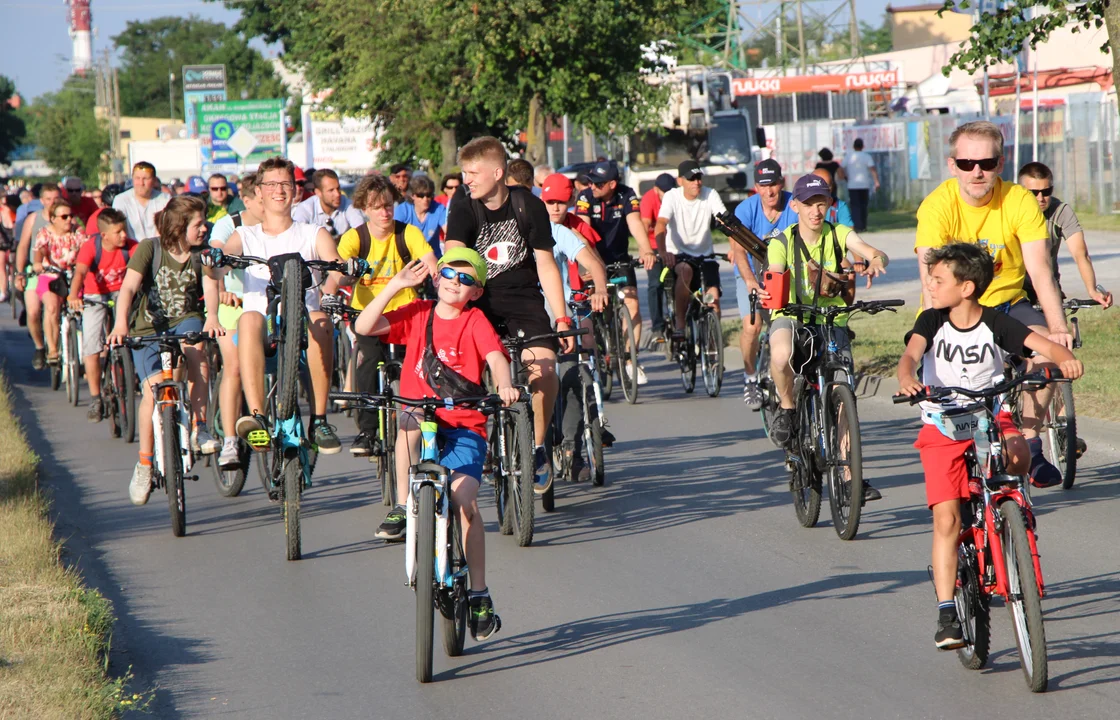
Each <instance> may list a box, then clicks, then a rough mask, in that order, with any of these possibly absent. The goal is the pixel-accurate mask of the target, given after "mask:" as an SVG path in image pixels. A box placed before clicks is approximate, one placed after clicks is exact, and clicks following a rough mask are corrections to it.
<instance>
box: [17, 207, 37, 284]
mask: <svg viewBox="0 0 1120 720" xmlns="http://www.w3.org/2000/svg"><path fill="white" fill-rule="evenodd" d="M34 224H35V213H29V214H28V216H27V217H26V218H25V219H24V221H23V228H22V229H21V230H20V234H19V245H17V246H16V270H17V271H18V274H19V275H22V274H23V270H24V268H26V267H27V256H28V254H29V252H30V250H31V226H32V225H34Z"/></svg>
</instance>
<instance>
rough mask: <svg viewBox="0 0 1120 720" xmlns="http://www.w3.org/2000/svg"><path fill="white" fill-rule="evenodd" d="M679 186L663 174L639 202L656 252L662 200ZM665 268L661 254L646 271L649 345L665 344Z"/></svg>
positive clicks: (641, 216) (642, 217)
mask: <svg viewBox="0 0 1120 720" xmlns="http://www.w3.org/2000/svg"><path fill="white" fill-rule="evenodd" d="M676 186H677V181H676V180H675V179H674V178H673V176H672V175H670V174H669V173H661V174H660V175H658V176H657V179H655V180H654V181H653V187H651V188H650V189H649V190H647V191H646V192H645V194H644V195H642V199H641V200H640V201H639V202H638V215H639V217H640V218H641V220H642V227H644V228H645V229H646V236H647V237H648V238H649V245H650V247H651V248H653V251H654V252H658V245H657V237H656V236H655V235H654V233H653V229H654V227H655V226H656V225H657V214H658V213H659V212H661V200H662V198H663V197H665V193H667V192H669V191H670V190H672V189H673V188H675V187H676ZM664 269H665V266H664V265H663V264H662V263H661V258H660V253H659V256H658V259H657V262H656V263H654V265H653V267H652V268H650V269H649V270H646V304H647V305H649V314H650V315H651V316H652V317H650V319H649V322H650V328H649V330H650V334H651V335H652V336H653V337H651V338H650V340H649V343H650V345H653V344H654V343H662V342H665V307H664V305H663V304H662V299H661V271H662V270H664Z"/></svg>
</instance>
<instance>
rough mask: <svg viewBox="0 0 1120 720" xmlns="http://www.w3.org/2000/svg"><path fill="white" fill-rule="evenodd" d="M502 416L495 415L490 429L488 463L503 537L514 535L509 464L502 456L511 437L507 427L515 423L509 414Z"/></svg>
mask: <svg viewBox="0 0 1120 720" xmlns="http://www.w3.org/2000/svg"><path fill="white" fill-rule="evenodd" d="M500 414H501V418H500V419H499V417H498V415H497V414H495V415H494V420H493V423H492V424H491V427H490V437H489V440H488V442H487V449H486V452H487V458H486V462H487V465H488V466H489V468H490V480H491V482H492V483H493V484H494V505H495V507H496V508H497V510H498V532H499V533H501V534H502V535H512V534H513V514H512V512H511V510H510V507H509V505H510V502H509V489H510V483H509V482H508V480H507V477H506V475H507V474H508V463H507V458H506V457H504V456H503V455H502V443H503V442H506V440H505V439H506V438H508V437H509V436H510V433H509V431H508V430H506V426H507V425H509V424H510V423H511V422H513V420H512V417H513V415H512V413H508V412H501V413H500ZM507 446H508V444H507Z"/></svg>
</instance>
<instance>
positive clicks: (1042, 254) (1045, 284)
mask: <svg viewBox="0 0 1120 720" xmlns="http://www.w3.org/2000/svg"><path fill="white" fill-rule="evenodd" d="M1022 248H1023V265H1025V266H1026V268H1027V275H1030V278H1031V284H1032V285H1034V291H1035V293H1036V294H1037V295H1038V304H1039V305H1041V306H1042V314H1043V315H1045V316H1046V324H1047V325H1048V326H1049V328H1050V338H1051V339H1052V340H1054V342H1060V343H1061V344H1062V345H1065V346H1066V347H1070V345H1072V344H1073V338H1072V337H1070V334H1069V328H1068V327H1067V326H1066V316H1065V313H1064V312H1063V311H1062V296H1061V292H1060V291H1059V290H1058V284H1057V283H1056V282H1054V273H1053V272H1052V271H1051V268H1050V251H1049V248H1048V247H1047V243H1045V242H1043V241H1041V240H1038V241H1035V242H1028V243H1023V244H1022Z"/></svg>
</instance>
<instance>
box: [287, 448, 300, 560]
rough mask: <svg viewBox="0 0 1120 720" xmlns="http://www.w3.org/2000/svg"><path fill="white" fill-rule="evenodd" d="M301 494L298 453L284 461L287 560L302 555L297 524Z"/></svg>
mask: <svg viewBox="0 0 1120 720" xmlns="http://www.w3.org/2000/svg"><path fill="white" fill-rule="evenodd" d="M302 495H303V468H302V467H301V466H300V462H299V453H298V452H296V453H293V456H292V457H290V458H287V459H286V460H285V461H284V505H283V509H282V512H283V513H284V541H285V549H286V555H287V558H288V559H289V560H299V559H300V558H301V557H303V547H302V538H301V536H300V526H299V505H300V498H301V496H302Z"/></svg>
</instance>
